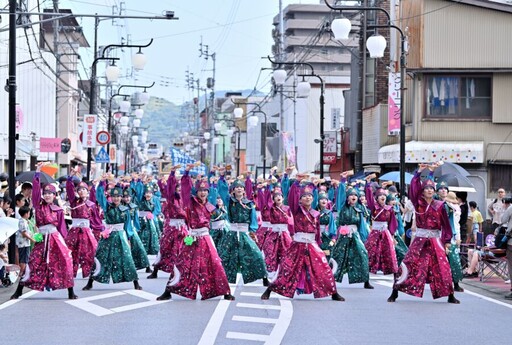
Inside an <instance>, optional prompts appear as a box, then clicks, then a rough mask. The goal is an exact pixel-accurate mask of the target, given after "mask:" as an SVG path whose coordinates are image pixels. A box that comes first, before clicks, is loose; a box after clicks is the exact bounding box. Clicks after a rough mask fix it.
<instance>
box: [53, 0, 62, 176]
mask: <svg viewBox="0 0 512 345" xmlns="http://www.w3.org/2000/svg"><path fill="white" fill-rule="evenodd" d="M53 12H54V13H59V0H53ZM59 29H60V21H59V17H57V18H55V20H54V21H53V55H54V56H55V76H56V80H55V81H56V83H55V137H56V138H58V137H59V110H60V109H61V107H60V106H59V90H60V89H61V87H62V86H63V85H64V83H61V82H60V78H61V68H60V67H61V66H60V54H59ZM55 163H57V166H58V167H59V173H60V165H59V154H58V152H55Z"/></svg>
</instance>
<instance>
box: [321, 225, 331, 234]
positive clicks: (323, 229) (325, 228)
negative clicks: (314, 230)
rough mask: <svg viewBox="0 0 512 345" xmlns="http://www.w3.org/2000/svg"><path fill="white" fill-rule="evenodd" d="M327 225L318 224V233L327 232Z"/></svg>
mask: <svg viewBox="0 0 512 345" xmlns="http://www.w3.org/2000/svg"><path fill="white" fill-rule="evenodd" d="M328 226H329V225H327V224H320V232H326V231H327V230H328V228H327V227H328Z"/></svg>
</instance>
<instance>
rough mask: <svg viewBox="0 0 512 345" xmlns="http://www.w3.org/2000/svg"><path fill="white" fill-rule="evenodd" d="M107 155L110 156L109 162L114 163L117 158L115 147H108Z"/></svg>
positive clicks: (113, 145)
mask: <svg viewBox="0 0 512 345" xmlns="http://www.w3.org/2000/svg"><path fill="white" fill-rule="evenodd" d="M108 154H109V156H110V161H111V162H114V163H115V162H116V157H117V146H116V145H115V144H112V145H110V152H109V153H108Z"/></svg>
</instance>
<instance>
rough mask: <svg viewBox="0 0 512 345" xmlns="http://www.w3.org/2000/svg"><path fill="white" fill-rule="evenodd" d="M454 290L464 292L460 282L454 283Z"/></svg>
mask: <svg viewBox="0 0 512 345" xmlns="http://www.w3.org/2000/svg"><path fill="white" fill-rule="evenodd" d="M453 290H455V291H457V292H464V289H463V288H462V287H461V286H460V285H459V283H453Z"/></svg>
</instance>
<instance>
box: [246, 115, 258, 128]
mask: <svg viewBox="0 0 512 345" xmlns="http://www.w3.org/2000/svg"><path fill="white" fill-rule="evenodd" d="M257 124H258V117H257V116H256V115H251V116H249V118H248V119H247V125H248V126H249V127H256V125H257Z"/></svg>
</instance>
